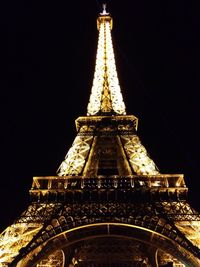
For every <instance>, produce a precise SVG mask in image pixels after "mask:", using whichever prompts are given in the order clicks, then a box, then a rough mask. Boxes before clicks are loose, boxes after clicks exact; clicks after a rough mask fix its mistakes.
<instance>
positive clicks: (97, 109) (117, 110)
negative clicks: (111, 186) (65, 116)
mask: <svg viewBox="0 0 200 267" xmlns="http://www.w3.org/2000/svg"><path fill="white" fill-rule="evenodd" d="M97 29H98V30H99V39H98V48H97V56H96V66H95V73H94V79H93V85H92V92H91V95H90V100H89V104H88V108H87V115H98V114H101V115H107V114H109V115H111V114H113V115H114V114H115V115H125V114H126V109H125V105H124V101H123V98H122V94H121V89H120V86H119V80H118V77H117V71H116V65H115V57H114V52H113V45H112V38H111V30H112V18H111V16H110V14H109V13H107V11H106V5H105V4H104V5H103V12H102V13H100V14H99V17H98V18H97Z"/></svg>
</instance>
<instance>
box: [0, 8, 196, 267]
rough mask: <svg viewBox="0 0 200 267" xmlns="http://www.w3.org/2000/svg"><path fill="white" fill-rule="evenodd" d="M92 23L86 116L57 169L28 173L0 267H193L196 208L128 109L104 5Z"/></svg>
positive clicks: (0, 242)
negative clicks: (153, 153) (93, 52)
mask: <svg viewBox="0 0 200 267" xmlns="http://www.w3.org/2000/svg"><path fill="white" fill-rule="evenodd" d="M97 28H98V31H99V39H98V47H97V58H96V66H95V73H94V79H93V85H92V91H91V95H90V100H89V104H88V112H87V116H82V117H79V118H78V119H77V120H76V129H77V135H76V137H75V139H74V142H73V144H72V146H71V148H70V149H69V151H68V152H67V154H66V157H65V159H64V160H63V161H62V163H61V165H60V167H59V169H58V171H57V176H45V177H34V178H33V183H32V187H31V189H30V191H29V193H30V203H29V206H28V207H27V209H26V210H25V211H24V212H23V213H22V214H21V215H20V216H19V218H18V219H17V220H16V221H15V222H14V223H13V224H12V225H11V226H9V227H7V228H6V229H5V231H4V232H3V233H2V234H1V236H0V267H75V266H76V267H102V266H111V267H113V266H115V267H133V266H146V267H161V266H162V267H164V266H177V267H184V266H191V267H198V266H200V234H199V231H200V215H199V214H198V212H196V211H195V210H194V209H193V208H192V207H191V206H190V204H189V203H188V200H187V191H188V189H187V187H186V185H185V181H184V176H183V175H182V174H162V173H160V172H159V170H158V168H157V167H156V165H155V163H154V161H153V160H152V159H151V158H150V156H149V155H148V153H147V150H146V149H145V147H144V146H143V145H142V143H141V141H140V139H139V137H138V135H137V124H138V120H137V118H136V117H135V116H133V115H126V111H125V105H124V102H123V98H122V94H121V89H120V86H119V81H118V78H117V71H116V66H115V58H114V52H113V46H112V38H111V30H112V18H111V16H110V14H109V13H107V11H106V6H105V5H104V6H103V11H102V13H100V14H99V16H98V19H97Z"/></svg>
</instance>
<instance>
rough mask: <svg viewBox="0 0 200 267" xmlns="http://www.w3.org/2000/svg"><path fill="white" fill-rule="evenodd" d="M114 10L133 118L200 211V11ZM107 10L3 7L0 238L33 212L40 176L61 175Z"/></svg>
mask: <svg viewBox="0 0 200 267" xmlns="http://www.w3.org/2000/svg"><path fill="white" fill-rule="evenodd" d="M192 2H193V1H189V0H188V1H184V0H182V1H154V0H152V1H145V0H139V1H135V0H129V1H128V0H123V1H118V0H112V1H109V6H108V10H109V11H110V12H111V14H112V17H113V19H114V23H113V24H114V25H113V26H114V28H113V31H112V36H113V45H114V51H115V58H116V63H117V70H118V76H119V80H120V85H121V89H122V93H123V96H124V100H125V103H126V107H127V113H128V114H134V115H135V116H137V117H138V118H139V128H138V135H139V136H140V138H141V140H142V143H143V144H144V145H145V147H146V149H147V151H148V152H149V154H150V156H151V157H152V158H153V160H154V161H155V163H156V164H157V166H158V167H159V169H160V172H161V173H184V175H185V180H186V183H187V186H188V187H189V199H190V202H191V203H192V206H193V207H194V208H196V209H197V210H199V211H200V201H199V199H200V198H199V196H200V190H199V186H200V177H199V166H200V156H199V153H200V139H199V136H200V130H199V129H198V127H199V115H200V105H199V96H200V94H199V89H200V79H199V70H200V67H199V62H200V53H199V47H200V42H199V34H200V16H199V8H198V7H197V6H195V5H194V3H192ZM99 3H100V2H98V1H95V0H87V1H74V0H72V1H25V0H24V1H23V0H18V1H14V0H10V1H1V4H0V5H1V6H0V10H1V11H0V12H1V14H0V21H1V25H0V26H1V27H0V33H1V50H0V51H1V52H0V64H1V67H2V71H1V74H2V77H1V79H0V83H1V97H0V100H1V105H0V107H1V137H0V141H1V146H0V148H1V178H0V214H1V217H0V230H3V229H4V228H5V226H7V225H8V224H11V223H12V222H13V220H14V219H15V218H16V217H17V216H19V215H20V213H21V212H22V211H23V210H24V209H25V208H26V206H27V203H28V190H29V189H30V187H31V183H32V177H33V176H45V175H55V174H56V170H57V168H58V167H59V165H60V163H61V161H62V160H63V158H64V156H65V154H66V153H67V151H68V149H69V148H70V146H71V144H72V142H73V139H74V138H75V136H76V131H75V124H74V121H75V119H76V118H77V117H78V116H82V115H86V108H87V103H88V99H89V95H90V90H91V86H92V79H93V73H94V66H95V57H96V47H97V37H98V32H97V29H96V17H97V15H98V13H99V11H100V9H99Z"/></svg>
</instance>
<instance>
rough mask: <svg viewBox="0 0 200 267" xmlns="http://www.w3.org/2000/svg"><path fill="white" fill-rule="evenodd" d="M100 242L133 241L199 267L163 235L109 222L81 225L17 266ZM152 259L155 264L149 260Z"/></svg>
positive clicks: (28, 265) (30, 265)
mask: <svg viewBox="0 0 200 267" xmlns="http://www.w3.org/2000/svg"><path fill="white" fill-rule="evenodd" d="M100 238H111V239H114V238H116V239H117V240H120V239H121V240H124V239H128V240H134V241H137V242H139V243H142V244H144V245H145V246H147V247H148V248H149V254H151V253H152V251H154V254H155V251H156V250H157V249H160V250H162V251H164V252H165V253H168V254H170V255H172V257H174V258H176V259H178V260H179V261H181V262H182V263H184V264H185V265H186V266H193V267H194V266H196V267H197V266H199V262H198V260H197V259H196V258H195V257H194V256H193V255H192V254H191V253H190V252H188V251H187V250H186V249H184V248H183V247H181V246H180V245H178V244H177V243H176V242H175V241H174V240H171V239H169V238H167V237H165V236H164V235H162V234H159V233H156V232H154V231H152V230H150V229H147V228H143V227H140V226H136V225H131V224H123V223H120V222H119V223H113V222H109V223H94V224H89V225H82V226H79V227H75V228H73V229H69V230H67V231H63V232H62V233H59V234H57V235H55V236H54V237H53V238H51V239H49V240H48V241H47V242H45V243H42V244H41V245H40V246H39V247H37V248H36V249H34V250H33V251H31V252H30V253H29V254H28V255H27V256H26V257H25V258H23V259H22V260H21V261H20V262H19V263H18V264H17V267H35V266H36V264H37V263H38V262H39V261H41V259H42V258H44V257H46V256H47V255H48V254H51V253H52V252H54V251H55V250H57V249H63V250H66V251H67V250H68V251H69V250H70V249H71V248H75V247H78V246H80V244H81V242H82V243H83V242H85V241H88V240H95V242H98V239H99V240H100ZM153 258H154V260H152V259H153ZM149 259H150V257H149ZM152 259H150V260H151V262H153V261H154V263H153V264H152V263H151V265H150V266H155V267H157V266H158V265H157V263H156V260H157V259H156V257H155V256H154V255H153V256H152ZM146 266H148V265H146Z"/></svg>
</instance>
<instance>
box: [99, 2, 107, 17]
mask: <svg viewBox="0 0 200 267" xmlns="http://www.w3.org/2000/svg"><path fill="white" fill-rule="evenodd" d="M106 6H107V4H106V3H103V12H102V13H100V14H101V15H108V14H109V13H108V12H107V11H106Z"/></svg>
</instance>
